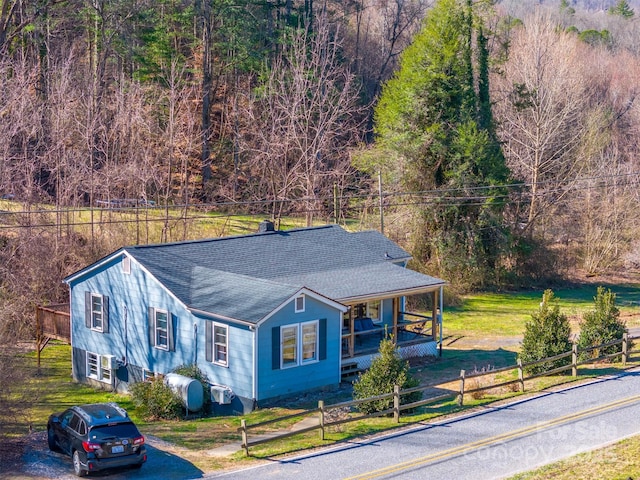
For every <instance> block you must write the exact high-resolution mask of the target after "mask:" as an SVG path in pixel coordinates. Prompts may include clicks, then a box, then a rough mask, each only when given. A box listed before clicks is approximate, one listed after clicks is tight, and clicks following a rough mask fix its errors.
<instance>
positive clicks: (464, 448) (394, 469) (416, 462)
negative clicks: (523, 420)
mask: <svg viewBox="0 0 640 480" xmlns="http://www.w3.org/2000/svg"><path fill="white" fill-rule="evenodd" d="M639 400H640V395H635V396H633V397H629V398H626V399H623V400H617V401H615V402H612V403H608V404H606V405H600V406H598V407H594V408H590V409H588V410H584V411H582V412H578V413H572V414H570V415H566V416H564V417H558V418H556V419H553V420H548V421H546V422H542V423H539V424H536V425H531V426H528V427H523V428H520V429H518V430H513V431H511V432H507V433H503V434H500V435H496V436H493V437H489V438H485V439H482V440H477V441H475V442H471V443H467V444H465V445H461V446H459V447H453V448H450V449H448V450H443V451H442V452H438V453H434V454H431V455H426V456H424V457H418V458H415V459H413V460H409V461H406V462H402V463H398V464H396V465H390V466H388V467H384V468H381V469H379V470H373V471H371V472H368V473H363V474H360V475H356V476H355V477H348V478H346V479H345V480H365V479H372V478H379V477H382V476H385V475H389V474H392V473H398V472H401V471H402V470H407V469H409V468H413V467H417V466H421V465H425V464H428V463H431V462H435V461H438V460H443V459H445V458H447V457H453V456H455V455H459V454H461V453H467V452H469V451H471V450H475V449H478V448H481V447H485V446H487V445H491V444H493V443H498V442H503V441H506V440H511V439H513V438H516V437H520V436H525V435H528V434H530V433H534V432H537V431H539V430H544V429H546V428H549V427H553V426H557V425H561V424H563V423H569V422H572V421H575V420H579V419H581V418H584V417H588V416H591V415H595V414H597V413H602V412H605V411H607V410H612V409H615V408H619V407H622V406H625V405H630V404H632V403H635V402H637V401H639Z"/></svg>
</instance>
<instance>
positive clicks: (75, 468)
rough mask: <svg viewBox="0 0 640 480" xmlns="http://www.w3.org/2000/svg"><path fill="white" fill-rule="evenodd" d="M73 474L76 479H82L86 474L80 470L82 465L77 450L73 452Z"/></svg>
mask: <svg viewBox="0 0 640 480" xmlns="http://www.w3.org/2000/svg"><path fill="white" fill-rule="evenodd" d="M73 472H74V473H75V474H76V475H77V476H78V477H84V476H85V475H86V474H87V471H86V470H84V469H83V468H82V463H80V454H79V453H78V451H77V450H74V451H73Z"/></svg>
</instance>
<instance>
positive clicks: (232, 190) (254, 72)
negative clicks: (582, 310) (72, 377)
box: [0, 0, 640, 344]
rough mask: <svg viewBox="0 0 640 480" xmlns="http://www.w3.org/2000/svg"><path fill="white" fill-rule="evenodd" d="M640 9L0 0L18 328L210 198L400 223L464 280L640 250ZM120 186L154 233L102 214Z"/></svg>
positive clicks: (0, 103) (536, 282) (589, 264)
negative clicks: (68, 282)
mask: <svg viewBox="0 0 640 480" xmlns="http://www.w3.org/2000/svg"><path fill="white" fill-rule="evenodd" d="M636 12H637V13H636ZM639 16H640V2H638V1H625V0H582V1H577V0H546V1H541V0H535V1H534V0H503V1H491V0H342V1H338V0H324V1H319V0H315V1H313V0H304V1H299V0H233V1H232V0H0V138H1V139H2V141H1V142H0V319H2V320H0V339H2V343H3V344H4V343H5V340H6V339H7V338H12V339H15V338H18V339H30V338H32V337H33V332H34V308H35V306H36V305H48V304H56V303H64V302H65V301H67V295H68V292H67V290H66V288H65V286H64V284H63V283H62V279H63V278H64V277H65V276H67V275H69V274H70V273H72V272H74V271H77V270H78V269H80V268H82V267H84V266H85V265H87V264H88V263H90V262H93V261H95V260H97V259H99V258H100V257H101V256H103V255H105V254H107V253H109V252H110V251H113V250H115V249H116V248H118V247H120V246H122V244H133V243H141V242H145V241H153V242H165V241H179V240H183V239H191V238H195V237H196V236H197V235H198V234H199V233H198V231H197V230H196V229H193V228H191V225H192V223H191V222H190V219H192V218H193V217H194V216H196V215H203V214H211V213H216V214H221V215H228V216H234V215H254V216H259V217H260V218H265V217H269V218H272V219H274V220H275V221H276V222H279V221H280V220H281V219H284V218H289V217H298V218H301V219H303V223H304V224H305V225H312V224H318V223H326V222H334V221H336V222H339V223H341V224H345V225H355V227H356V228H376V229H382V228H384V233H385V234H386V235H388V236H389V237H390V238H392V239H394V240H395V241H397V242H399V243H400V244H401V245H402V246H403V247H404V248H406V249H407V250H408V251H410V252H411V253H412V254H413V256H414V263H413V265H412V268H414V269H417V270H420V271H423V272H426V273H429V274H431V275H434V276H438V277H441V278H445V279H447V280H448V281H449V282H450V285H451V290H452V292H454V293H462V292H465V291H471V290H479V289H506V288H518V287H531V286H546V285H548V284H549V282H553V281H557V280H562V279H573V278H584V277H585V276H592V275H600V274H603V273H606V272H612V271H613V272H633V271H635V270H637V267H638V266H639V265H640V242H638V241H637V240H636V238H637V236H638V235H637V233H638V231H639V229H640V218H639V217H638V215H637V212H638V208H639V207H640V193H639V192H640V189H639V188H638V183H639V181H640V178H639V173H640V170H639V168H638V162H639V161H640V160H639V158H640V157H639V156H638V149H639V148H640V142H638V140H637V139H638V134H639V133H640V104H639V101H638V99H637V98H636V97H637V95H638V93H639V85H638V78H640V60H639V55H640V23H639V20H638V17H639ZM122 202H124V203H122ZM113 205H121V206H122V205H125V207H126V208H129V207H132V209H135V213H136V218H137V220H136V221H144V220H139V218H143V219H144V218H150V216H153V218H154V219H155V220H154V221H157V219H158V218H160V219H161V221H160V225H161V228H160V231H159V233H158V235H157V236H154V237H153V238H149V236H148V235H147V237H144V236H143V237H140V236H139V235H138V236H136V235H132V234H131V230H130V229H127V228H126V227H127V224H126V222H130V220H123V221H122V223H119V222H118V221H112V222H111V223H110V224H109V225H108V228H100V229H98V228H94V215H97V213H95V212H96V211H97V210H99V209H101V208H104V206H113ZM132 211H133V210H132ZM83 215H84V217H83ZM138 215H140V216H141V217H138ZM78 217H82V218H84V222H86V221H87V218H90V225H91V226H90V228H84V229H79V228H76V227H77V225H78V220H77V218H78ZM382 218H384V227H383V221H382ZM349 222H351V223H349Z"/></svg>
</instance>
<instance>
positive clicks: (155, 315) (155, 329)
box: [153, 308, 171, 352]
mask: <svg viewBox="0 0 640 480" xmlns="http://www.w3.org/2000/svg"><path fill="white" fill-rule="evenodd" d="M158 313H164V314H165V316H166V317H167V328H166V330H165V331H166V339H167V344H166V345H159V344H158ZM170 321H171V317H170V316H169V311H168V310H162V309H160V308H154V309H153V335H154V342H153V344H154V345H153V346H154V347H155V348H157V349H158V350H164V351H166V352H168V351H169V328H170V325H169V322H170Z"/></svg>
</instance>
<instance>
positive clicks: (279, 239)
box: [65, 221, 445, 412]
mask: <svg viewBox="0 0 640 480" xmlns="http://www.w3.org/2000/svg"><path fill="white" fill-rule="evenodd" d="M409 259H410V256H409V254H408V253H407V252H406V251H405V250H403V249H401V248H400V247H399V246H398V245H396V244H395V243H393V242H392V241H390V240H389V239H387V238H386V237H384V236H383V235H381V234H380V233H378V232H375V231H366V232H357V233H349V232H347V231H345V230H344V229H342V228H341V227H339V226H337V225H328V226H322V227H310V228H300V229H294V230H288V231H280V230H275V229H274V228H273V224H272V223H271V222H267V221H265V222H262V224H261V226H260V231H259V232H258V233H255V234H250V235H242V236H234V237H223V238H214V239H206V240H196V241H186V242H179V243H168V244H159V245H143V246H131V247H124V248H121V249H119V250H117V251H116V252H114V253H112V254H110V255H108V256H106V257H104V258H102V259H101V260H99V261H98V262H96V263H94V264H92V265H89V266H87V267H86V268H84V269H82V270H80V271H78V272H76V273H74V274H72V275H70V276H69V277H67V278H66V279H65V282H66V283H67V284H68V285H69V288H70V302H71V306H70V312H71V345H72V362H73V377H74V379H75V380H77V381H80V382H86V383H92V384H95V385H97V386H102V387H104V388H108V389H110V390H116V391H126V390H127V388H128V385H129V384H131V383H132V382H139V381H143V380H145V379H148V378H150V377H152V376H158V375H165V374H167V373H170V372H172V371H173V370H174V369H175V368H177V367H179V366H181V365H190V364H196V365H197V366H198V367H199V368H200V370H202V371H203V372H204V373H205V374H206V375H207V377H208V379H209V380H210V382H211V383H212V394H213V396H212V398H213V399H214V401H215V403H214V405H218V406H219V408H222V409H227V410H228V411H229V412H231V411H235V412H246V411H250V410H251V409H253V408H255V407H256V406H257V405H259V404H260V402H263V401H266V400H269V401H271V400H274V399H278V398H286V397H287V396H291V395H293V394H297V393H300V392H304V391H308V390H314V389H321V388H326V387H332V386H336V385H338V384H339V383H340V381H341V378H342V376H343V375H344V374H345V373H348V372H353V371H357V370H361V369H364V368H366V367H367V366H368V365H370V362H371V358H373V357H374V356H375V355H376V352H377V350H378V345H379V342H380V339H381V338H382V337H383V335H384V334H385V332H386V333H387V334H389V335H393V337H392V338H393V339H394V341H396V342H397V344H398V347H399V349H400V351H401V352H403V355H404V356H405V357H411V356H422V355H437V353H438V345H439V344H440V343H441V333H440V332H441V323H442V316H441V304H442V288H443V286H444V285H445V282H444V281H443V280H440V279H437V278H434V277H430V276H428V275H423V274H421V273H418V272H415V271H412V270H409V269H407V268H405V267H406V263H407V261H408V260H409ZM411 295H426V298H427V303H429V304H430V308H431V312H430V313H431V314H430V315H416V314H411V313H408V312H405V311H404V310H405V299H406V297H407V296H411Z"/></svg>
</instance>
